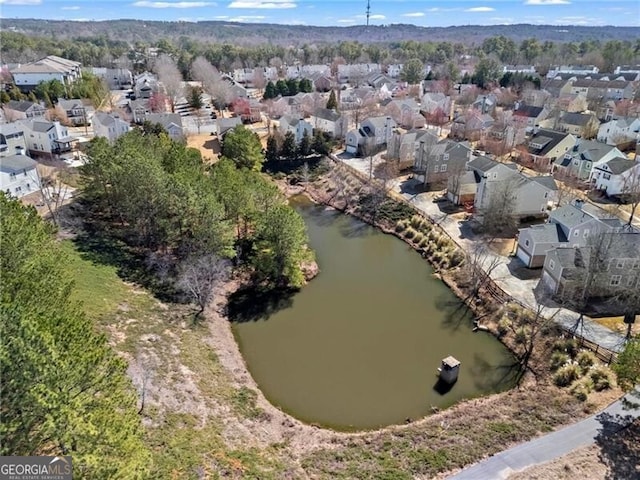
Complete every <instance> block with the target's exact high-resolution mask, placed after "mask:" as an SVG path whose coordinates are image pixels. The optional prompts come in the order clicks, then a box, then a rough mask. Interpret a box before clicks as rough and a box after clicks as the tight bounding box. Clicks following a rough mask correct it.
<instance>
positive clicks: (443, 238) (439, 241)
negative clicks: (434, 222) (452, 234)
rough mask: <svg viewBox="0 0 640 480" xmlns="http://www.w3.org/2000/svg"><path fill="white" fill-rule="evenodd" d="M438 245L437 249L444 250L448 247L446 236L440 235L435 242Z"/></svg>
mask: <svg viewBox="0 0 640 480" xmlns="http://www.w3.org/2000/svg"><path fill="white" fill-rule="evenodd" d="M436 243H437V244H438V248H441V249H442V248H444V247H447V246H449V245H450V240H449V238H448V237H447V236H446V235H440V237H439V238H438V239H437V240H436Z"/></svg>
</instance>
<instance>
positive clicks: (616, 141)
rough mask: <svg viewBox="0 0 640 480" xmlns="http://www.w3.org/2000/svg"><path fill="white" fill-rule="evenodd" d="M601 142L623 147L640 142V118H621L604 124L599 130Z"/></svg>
mask: <svg viewBox="0 0 640 480" xmlns="http://www.w3.org/2000/svg"><path fill="white" fill-rule="evenodd" d="M597 138H598V141H599V142H604V143H607V144H609V145H622V144H626V143H632V142H636V143H637V142H638V141H640V118H638V117H619V118H616V119H614V120H611V121H609V122H606V123H603V124H601V125H600V128H598V135H597Z"/></svg>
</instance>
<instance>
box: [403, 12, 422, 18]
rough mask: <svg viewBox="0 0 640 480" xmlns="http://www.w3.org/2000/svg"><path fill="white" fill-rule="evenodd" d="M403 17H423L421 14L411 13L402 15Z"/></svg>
mask: <svg viewBox="0 0 640 480" xmlns="http://www.w3.org/2000/svg"><path fill="white" fill-rule="evenodd" d="M402 16H403V17H424V13H423V12H412V13H403V14H402Z"/></svg>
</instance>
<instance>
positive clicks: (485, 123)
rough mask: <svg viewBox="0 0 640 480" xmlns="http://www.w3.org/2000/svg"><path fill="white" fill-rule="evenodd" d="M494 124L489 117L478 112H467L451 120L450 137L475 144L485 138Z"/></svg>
mask: <svg viewBox="0 0 640 480" xmlns="http://www.w3.org/2000/svg"><path fill="white" fill-rule="evenodd" d="M494 122H495V120H494V119H493V117H492V116H491V115H488V114H486V113H481V112H480V111H479V110H469V111H467V112H465V113H463V114H461V115H458V116H457V117H456V118H454V119H453V123H452V124H451V136H452V137H453V138H457V139H464V140H469V141H472V142H475V141H478V140H481V139H483V138H484V137H485V135H486V134H487V133H488V132H489V130H490V128H491V127H492V126H493V124H494Z"/></svg>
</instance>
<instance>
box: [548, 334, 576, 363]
mask: <svg viewBox="0 0 640 480" xmlns="http://www.w3.org/2000/svg"><path fill="white" fill-rule="evenodd" d="M553 350H554V351H555V352H563V353H566V354H567V355H569V356H570V357H571V358H575V356H576V354H577V353H578V342H576V340H575V339H574V338H566V339H561V340H557V341H556V342H555V343H554V344H553Z"/></svg>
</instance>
